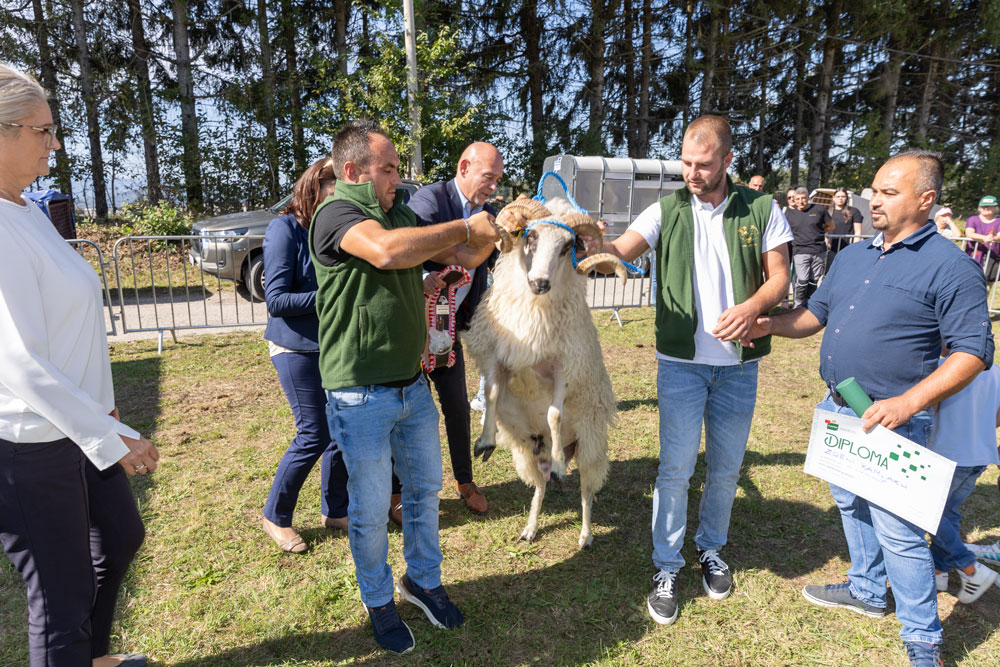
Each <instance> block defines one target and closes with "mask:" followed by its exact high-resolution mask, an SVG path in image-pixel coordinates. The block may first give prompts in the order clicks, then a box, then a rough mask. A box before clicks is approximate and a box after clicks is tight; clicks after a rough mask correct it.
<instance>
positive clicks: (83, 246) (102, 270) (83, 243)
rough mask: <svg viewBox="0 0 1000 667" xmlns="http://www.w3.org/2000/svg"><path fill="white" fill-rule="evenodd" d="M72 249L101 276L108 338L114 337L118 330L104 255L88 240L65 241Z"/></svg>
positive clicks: (108, 269)
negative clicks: (89, 253)
mask: <svg viewBox="0 0 1000 667" xmlns="http://www.w3.org/2000/svg"><path fill="white" fill-rule="evenodd" d="M66 242H67V243H69V244H70V245H71V246H73V249H74V250H76V251H77V252H78V253H80V256H81V257H83V258H84V259H85V260H87V263H88V264H90V265H91V266H93V267H94V268H95V269H96V270H97V273H98V274H99V275H100V276H101V291H102V292H104V297H103V298H104V307H105V309H106V310H107V312H108V320H107V322H106V324H107V331H108V335H109V336H115V335H117V334H118V329H117V327H115V311H114V309H113V308H112V307H111V291H110V290H109V289H108V274H107V272H108V271H110V270H111V266H110V265H109V264H107V263H106V262H105V261H104V254H103V253H101V248H100V246H98V245H97V244H96V243H94V242H93V241H90V240H88V239H69V240H67V241H66ZM88 250H92V251H93V253H92V255H93V259H91V258H89V257H88V252H87V251H88Z"/></svg>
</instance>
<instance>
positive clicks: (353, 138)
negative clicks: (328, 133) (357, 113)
mask: <svg viewBox="0 0 1000 667" xmlns="http://www.w3.org/2000/svg"><path fill="white" fill-rule="evenodd" d="M373 134H381V135H382V136H383V137H385V138H386V139H388V138H389V135H388V134H386V133H385V130H383V129H382V126H381V125H379V124H378V123H376V122H375V121H373V120H371V119H368V118H359V119H358V120H352V121H350V122H349V123H347V125H345V126H344V127H343V128H342V129H341V130H340V132H338V133H337V136H335V137H334V138H333V148H332V149H331V150H330V157H332V158H333V169H334V172H335V173H336V175H337V178H338V179H343V178H344V173H343V171H344V164H346V163H347V162H353V163H354V164H356V165H357V166H358V168H359V169H362V170H364V169H367V168H368V165H369V164H370V163H371V160H372V150H371V136H372V135H373Z"/></svg>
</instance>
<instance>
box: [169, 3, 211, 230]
mask: <svg viewBox="0 0 1000 667" xmlns="http://www.w3.org/2000/svg"><path fill="white" fill-rule="evenodd" d="M172 2H173V11H174V54H175V56H176V59H177V86H178V88H179V89H180V90H179V97H180V102H181V145H182V147H183V156H182V158H181V165H182V166H181V170H182V171H183V172H184V187H185V191H186V194H187V204H188V206H189V207H191V208H193V209H195V210H200V209H201V207H202V205H203V204H204V202H203V201H202V200H203V191H202V187H201V164H200V161H201V158H200V155H199V152H200V151H199V150H198V114H197V109H196V108H195V100H194V78H193V76H192V72H191V47H190V44H189V42H188V27H187V20H188V19H187V2H186V1H185V0H172Z"/></svg>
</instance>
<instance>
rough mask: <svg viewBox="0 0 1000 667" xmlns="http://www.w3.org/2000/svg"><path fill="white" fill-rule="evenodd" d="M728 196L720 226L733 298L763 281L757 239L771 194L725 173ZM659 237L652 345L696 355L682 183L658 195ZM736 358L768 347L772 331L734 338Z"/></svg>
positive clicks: (689, 216) (688, 213)
mask: <svg viewBox="0 0 1000 667" xmlns="http://www.w3.org/2000/svg"><path fill="white" fill-rule="evenodd" d="M726 182H727V183H728V185H729V199H728V201H727V203H726V208H725V212H724V213H723V217H722V227H723V231H724V233H725V235H726V246H727V247H728V249H729V262H730V268H731V269H732V278H733V298H734V300H735V303H737V304H739V303H743V302H744V301H746V300H747V299H748V298H749V297H750V296H752V295H753V294H754V293H755V292H756V291H757V290H758V289H760V287H761V285H763V284H764V266H763V261H762V258H761V254H762V252H761V244H762V242H763V238H764V230H765V229H766V228H767V222H768V220H769V219H770V217H771V202H772V198H771V196H770V195H765V194H761V193H759V192H757V191H755V190H751V189H749V188H745V187H742V186H736V185H734V184H733V181H732V179H730V178H729V176H726ZM660 220H661V223H660V238H659V240H658V241H657V242H656V280H657V285H658V286H659V289H658V290H657V294H656V350H657V352H660V353H661V354H665V355H667V356H670V357H676V358H678V359H694V355H695V345H694V332H695V330H696V329H697V327H698V310H697V308H696V307H695V293H694V212H693V210H692V209H691V193H690V192H689V191H688V189H687V188H686V187H682V188H680V189H679V190H676V191H675V192H673V193H672V194H670V195H668V196H666V197H664V198H663V199H661V200H660ZM733 344H734V345H735V346H736V351H737V352H738V353H739V357H740V361H741V362H743V361H747V360H749V359H756V358H758V357H762V356H764V355H765V354H768V353H769V352H770V351H771V337H770V336H765V337H764V338H759V339H756V340H755V341H754V346H753V347H752V348H745V347H743V346H742V345H740V344H739V343H733Z"/></svg>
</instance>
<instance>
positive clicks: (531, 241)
mask: <svg viewBox="0 0 1000 667" xmlns="http://www.w3.org/2000/svg"><path fill="white" fill-rule="evenodd" d="M574 244H575V245H576V246H577V249H576V250H577V253H579V254H582V253H583V239H581V238H580V237H579V236H577V237H576V238H575V240H574V236H573V235H572V234H570V233H569V232H568V231H566V230H565V229H563V228H561V227H557V226H555V225H547V224H545V223H540V224H536V225H535V226H534V227H532V228H531V229H529V230H528V231H527V232H526V233H525V235H524V239H523V242H522V243H521V245H520V248H519V251H520V253H521V260H522V261H523V262H524V268H525V273H526V274H527V275H528V285H529V286H530V287H531V291H532V292H533V293H535V294H545V293H546V292H548V291H549V290H550V289H552V280H553V276H554V275H555V274H556V272H557V271H558V269H559V262H565V263H566V264H567V265H570V264H571V256H572V251H573V246H574Z"/></svg>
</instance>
